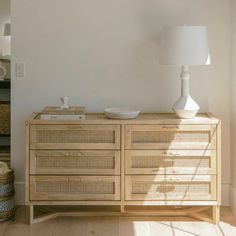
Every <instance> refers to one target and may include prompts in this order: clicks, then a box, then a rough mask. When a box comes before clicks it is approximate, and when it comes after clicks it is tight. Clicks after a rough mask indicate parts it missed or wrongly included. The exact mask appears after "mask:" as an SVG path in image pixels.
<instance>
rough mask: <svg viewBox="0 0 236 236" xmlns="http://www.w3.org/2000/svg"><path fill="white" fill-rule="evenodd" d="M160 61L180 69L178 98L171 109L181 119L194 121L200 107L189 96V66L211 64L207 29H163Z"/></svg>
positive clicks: (180, 27)
mask: <svg viewBox="0 0 236 236" xmlns="http://www.w3.org/2000/svg"><path fill="white" fill-rule="evenodd" d="M159 62H160V64H165V65H180V66H182V72H181V97H180V98H179V100H178V101H177V102H176V103H175V104H174V106H173V110H174V111H175V113H176V114H177V115H178V116H179V117H180V118H193V117H194V116H195V115H196V114H197V112H198V110H199V108H200V107H199V106H198V104H197V103H196V102H195V101H194V100H193V99H192V97H191V96H190V92H189V79H190V73H189V66H193V65H208V64H210V56H209V50H208V39H207V29H206V27H204V26H179V27H165V28H164V29H163V31H162V34H161V48H160V59H159Z"/></svg>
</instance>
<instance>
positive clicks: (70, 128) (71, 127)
mask: <svg viewBox="0 0 236 236" xmlns="http://www.w3.org/2000/svg"><path fill="white" fill-rule="evenodd" d="M67 129H69V130H81V129H82V126H79V125H68V126H67Z"/></svg>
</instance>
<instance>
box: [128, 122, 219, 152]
mask: <svg viewBox="0 0 236 236" xmlns="http://www.w3.org/2000/svg"><path fill="white" fill-rule="evenodd" d="M215 148H216V126H215V125H127V126H126V149H215Z"/></svg>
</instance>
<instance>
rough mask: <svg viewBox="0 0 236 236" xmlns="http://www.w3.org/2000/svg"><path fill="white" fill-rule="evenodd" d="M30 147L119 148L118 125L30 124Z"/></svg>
mask: <svg viewBox="0 0 236 236" xmlns="http://www.w3.org/2000/svg"><path fill="white" fill-rule="evenodd" d="M30 141H31V142H30V148H31V149H120V126H119V125H31V127H30Z"/></svg>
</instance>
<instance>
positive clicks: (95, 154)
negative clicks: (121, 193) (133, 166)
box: [30, 150, 120, 175]
mask: <svg viewBox="0 0 236 236" xmlns="http://www.w3.org/2000/svg"><path fill="white" fill-rule="evenodd" d="M37 155H39V156H38V157H37ZM40 155H41V156H45V155H46V156H50V155H55V158H64V159H66V160H70V158H71V157H73V158H74V157H76V158H77V159H79V158H80V159H85V161H86V158H87V159H88V157H92V158H96V159H98V160H99V158H103V157H104V156H105V157H106V156H111V158H112V156H113V158H114V160H113V161H114V169H102V168H87V169H86V168H79V167H76V166H75V167H74V168H46V167H45V168H41V169H40V168H37V167H36V158H40ZM30 174H31V175H36V174H46V175H47V174H48V175H50V174H54V175H64V174H68V175H120V151H103V150H31V151H30Z"/></svg>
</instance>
